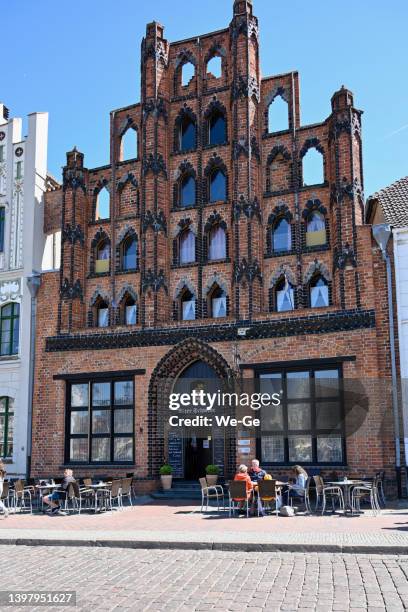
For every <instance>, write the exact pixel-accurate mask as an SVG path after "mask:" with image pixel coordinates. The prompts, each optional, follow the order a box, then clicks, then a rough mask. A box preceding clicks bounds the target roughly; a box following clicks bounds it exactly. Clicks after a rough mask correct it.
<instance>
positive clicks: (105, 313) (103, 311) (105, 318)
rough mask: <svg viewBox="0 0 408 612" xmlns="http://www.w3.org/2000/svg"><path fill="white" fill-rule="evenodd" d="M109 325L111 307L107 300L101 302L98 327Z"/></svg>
mask: <svg viewBox="0 0 408 612" xmlns="http://www.w3.org/2000/svg"><path fill="white" fill-rule="evenodd" d="M108 326H109V308H108V307H107V305H106V304H105V302H103V303H101V304H100V305H99V307H98V327H108Z"/></svg>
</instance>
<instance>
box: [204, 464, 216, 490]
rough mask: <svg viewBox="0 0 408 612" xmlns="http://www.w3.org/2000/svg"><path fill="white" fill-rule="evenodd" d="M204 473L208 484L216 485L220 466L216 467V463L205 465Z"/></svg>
mask: <svg viewBox="0 0 408 612" xmlns="http://www.w3.org/2000/svg"><path fill="white" fill-rule="evenodd" d="M205 473H206V475H207V476H206V478H207V484H208V486H211V485H216V484H217V480H218V474H219V473H220V468H219V467H218V465H213V464H210V465H207V467H206V468H205Z"/></svg>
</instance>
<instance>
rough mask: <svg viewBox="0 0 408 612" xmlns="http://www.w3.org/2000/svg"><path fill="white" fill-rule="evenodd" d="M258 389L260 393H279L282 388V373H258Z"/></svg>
mask: <svg viewBox="0 0 408 612" xmlns="http://www.w3.org/2000/svg"><path fill="white" fill-rule="evenodd" d="M259 378H260V391H261V392H262V393H269V394H270V395H272V394H273V393H280V392H281V390H282V374H281V373H280V372H276V373H273V374H261V375H260V377H259Z"/></svg>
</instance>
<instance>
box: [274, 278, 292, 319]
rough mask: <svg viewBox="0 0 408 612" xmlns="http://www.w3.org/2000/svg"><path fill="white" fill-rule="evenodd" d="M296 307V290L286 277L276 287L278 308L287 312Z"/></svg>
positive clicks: (279, 310)
mask: <svg viewBox="0 0 408 612" xmlns="http://www.w3.org/2000/svg"><path fill="white" fill-rule="evenodd" d="M294 309H295V300H294V291H293V287H292V285H291V284H290V283H289V282H288V280H287V279H286V278H284V279H282V280H281V281H280V282H279V283H278V285H277V287H276V310H277V311H278V312H285V311H287V310H294Z"/></svg>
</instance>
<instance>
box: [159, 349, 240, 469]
mask: <svg viewBox="0 0 408 612" xmlns="http://www.w3.org/2000/svg"><path fill="white" fill-rule="evenodd" d="M196 361H202V362H204V363H206V364H207V365H209V366H210V367H211V368H212V369H213V370H214V372H215V374H216V375H217V377H219V378H220V379H221V380H223V381H225V382H226V383H228V382H229V381H231V380H232V379H233V378H234V373H233V371H232V369H231V367H230V366H229V364H228V362H227V361H226V360H225V359H224V357H223V356H222V355H221V354H220V353H219V352H218V351H216V350H215V349H214V348H212V347H211V346H210V345H209V344H207V343H206V342H203V341H201V340H198V339H196V338H187V339H186V340H183V341H182V342H180V343H179V344H176V345H175V346H174V347H173V348H172V349H171V350H170V351H169V352H168V353H166V355H164V357H162V359H161V360H160V361H159V363H158V364H157V366H156V367H155V369H154V371H153V373H152V376H151V379H150V383H149V393H148V402H149V405H148V468H149V476H150V477H151V478H157V476H158V473H159V469H160V466H161V465H162V464H163V462H164V461H165V460H167V459H168V458H167V456H166V445H167V440H165V437H164V435H163V427H162V423H160V422H159V419H160V418H161V416H160V415H163V414H165V406H166V403H167V402H168V397H169V393H170V392H171V389H172V385H173V381H174V380H176V379H177V378H178V377H179V376H180V374H181V373H182V372H183V371H184V370H185V369H186V368H187V367H188V366H189V365H191V364H193V363H194V362H196ZM224 456H225V457H226V461H225V465H224V469H225V472H228V473H229V472H230V471H231V464H235V441H232V440H230V441H229V442H228V444H227V445H226V446H225V448H224ZM179 476H180V474H179Z"/></svg>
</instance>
